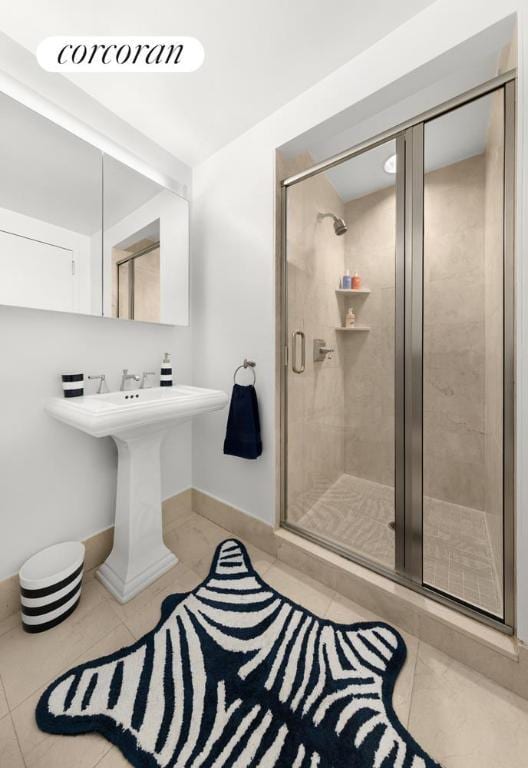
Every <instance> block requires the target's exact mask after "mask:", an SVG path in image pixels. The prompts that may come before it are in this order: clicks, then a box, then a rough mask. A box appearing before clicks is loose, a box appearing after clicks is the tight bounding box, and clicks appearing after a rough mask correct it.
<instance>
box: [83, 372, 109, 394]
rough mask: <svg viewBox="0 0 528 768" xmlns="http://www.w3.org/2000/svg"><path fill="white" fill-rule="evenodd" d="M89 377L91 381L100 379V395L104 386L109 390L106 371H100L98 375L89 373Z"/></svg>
mask: <svg viewBox="0 0 528 768" xmlns="http://www.w3.org/2000/svg"><path fill="white" fill-rule="evenodd" d="M88 379H89V380H90V381H99V386H98V387H97V394H98V395H100V394H102V392H103V388H106V391H107V392H108V391H109V389H108V384H107V383H106V375H105V374H104V373H99V374H97V376H95V375H93V376H92V375H89V376H88Z"/></svg>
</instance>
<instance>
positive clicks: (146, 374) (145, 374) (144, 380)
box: [139, 371, 156, 389]
mask: <svg viewBox="0 0 528 768" xmlns="http://www.w3.org/2000/svg"><path fill="white" fill-rule="evenodd" d="M155 375H156V374H155V372H154V371H143V374H142V376H141V384H140V385H139V388H140V389H150V386H149V384H147V378H148V377H149V376H155Z"/></svg>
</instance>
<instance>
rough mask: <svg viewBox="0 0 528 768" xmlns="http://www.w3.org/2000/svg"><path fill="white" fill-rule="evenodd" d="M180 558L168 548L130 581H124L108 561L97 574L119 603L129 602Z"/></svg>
mask: <svg viewBox="0 0 528 768" xmlns="http://www.w3.org/2000/svg"><path fill="white" fill-rule="evenodd" d="M177 562H178V558H177V557H176V555H175V554H174V552H171V551H170V549H167V553H166V555H165V556H164V557H162V559H161V560H158V562H156V563H153V564H152V565H151V567H150V568H147V569H146V570H145V571H143V573H140V574H138V575H137V576H135V577H134V578H133V579H131V580H130V581H127V582H125V581H123V579H122V578H121V577H120V576H118V574H117V573H115V571H113V570H112V568H111V566H109V565H108V562H105V563H103V564H102V566H101V567H100V568H98V570H97V571H96V576H97V578H98V579H99V581H100V582H101V583H102V584H104V585H105V587H106V588H107V590H108V591H109V592H110V594H111V595H113V596H114V597H115V599H116V600H117V601H118V602H119V603H127V602H128V601H129V600H132V598H133V597H135V596H136V595H138V594H139V593H140V592H141V591H142V590H143V589H145V587H148V586H149V585H150V584H152V583H153V582H154V581H156V579H159V577H160V576H163V574H164V573H166V572H167V571H168V570H170V569H171V568H172V566H173V565H176V563H177Z"/></svg>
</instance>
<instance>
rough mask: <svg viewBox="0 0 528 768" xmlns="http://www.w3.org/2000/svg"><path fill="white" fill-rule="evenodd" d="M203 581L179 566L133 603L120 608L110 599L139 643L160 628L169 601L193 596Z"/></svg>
mask: <svg viewBox="0 0 528 768" xmlns="http://www.w3.org/2000/svg"><path fill="white" fill-rule="evenodd" d="M200 581H201V579H200V576H199V575H198V574H197V573H196V572H195V571H193V570H192V569H191V568H189V566H187V565H185V564H184V563H178V564H177V565H176V566H175V567H174V568H171V570H170V571H168V572H167V573H166V574H164V575H163V576H162V577H161V578H160V579H158V580H157V581H156V582H154V584H151V586H150V587H148V589H146V590H144V592H142V593H141V594H139V595H138V596H137V597H135V598H134V599H133V600H130V602H128V603H125V604H124V605H120V604H119V603H118V602H117V601H116V600H114V598H113V597H112V596H111V595H110V594H109V593H108V599H109V600H110V602H111V604H112V608H113V609H114V610H115V612H116V613H117V615H118V616H119V617H120V618H121V620H122V621H123V622H124V623H125V624H126V626H127V627H128V629H129V630H130V631H131V632H132V634H133V636H134V637H135V638H136V639H137V638H140V637H142V636H143V635H144V634H145V633H146V632H149V631H150V630H151V629H153V628H154V627H155V626H156V624H157V623H158V621H159V620H160V617H161V604H162V602H163V600H164V599H165V598H166V597H168V596H169V595H174V594H180V593H185V592H190V591H191V590H192V589H194V587H196V586H197V585H198V584H199V583H200Z"/></svg>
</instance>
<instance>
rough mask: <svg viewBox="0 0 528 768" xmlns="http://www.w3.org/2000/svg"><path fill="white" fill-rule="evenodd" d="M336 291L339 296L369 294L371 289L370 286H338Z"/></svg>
mask: <svg viewBox="0 0 528 768" xmlns="http://www.w3.org/2000/svg"><path fill="white" fill-rule="evenodd" d="M335 292H336V293H337V295H338V296H368V294H369V293H370V290H369V289H368V288H336V289H335Z"/></svg>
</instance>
